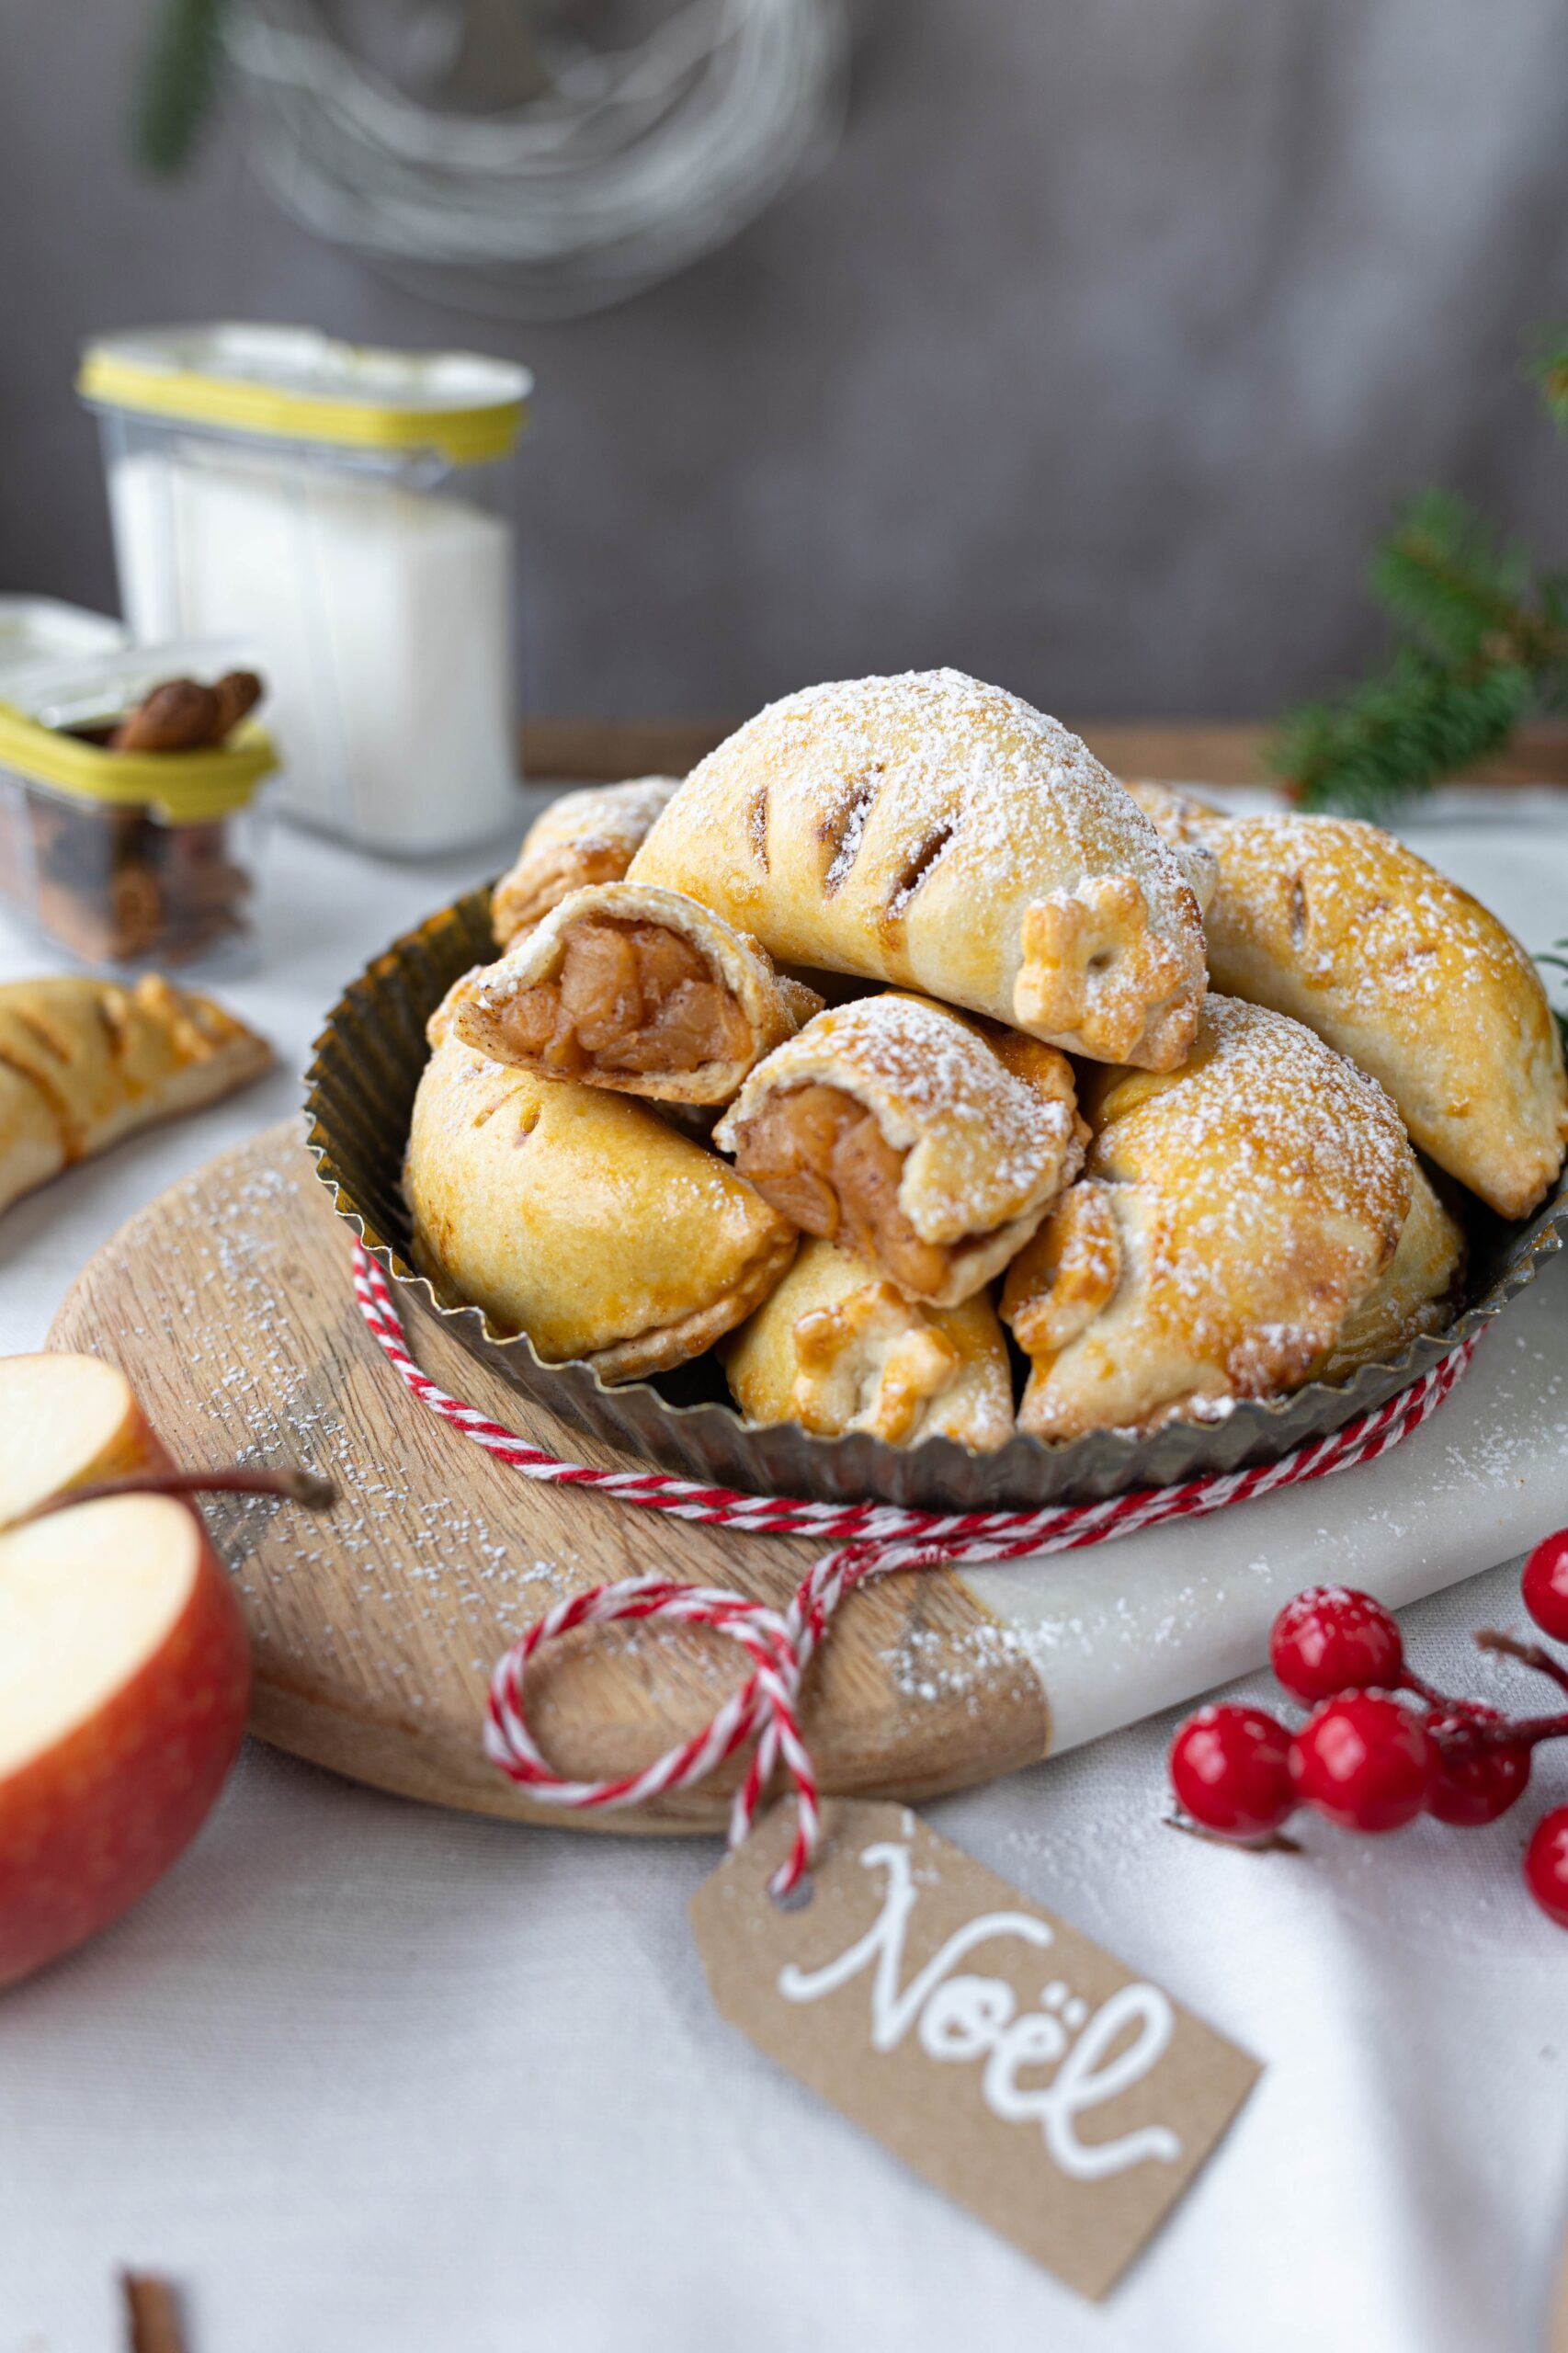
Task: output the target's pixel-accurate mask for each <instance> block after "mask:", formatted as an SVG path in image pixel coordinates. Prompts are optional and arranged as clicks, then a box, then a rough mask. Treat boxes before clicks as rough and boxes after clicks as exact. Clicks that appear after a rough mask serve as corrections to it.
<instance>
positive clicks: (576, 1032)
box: [498, 916, 752, 1078]
mask: <svg viewBox="0 0 1568 2353" xmlns="http://www.w3.org/2000/svg"><path fill="white" fill-rule="evenodd" d="M498 1010H499V1013H500V1017H501V1022H502V1026H503V1029H504V1030H505V1033H506V1038H507V1040H508V1041H509V1042H510V1043H512V1044H514V1045H515V1046H516V1047H517V1051H519V1052H520V1053H522V1054H524V1055H526V1056H528V1057H529V1058H530V1059H532V1060H535V1061H537V1062H539V1063H542V1064H543V1065H544V1066H545V1068H546V1069H548V1070H551V1071H554V1072H556V1073H558V1074H560V1075H561V1076H562V1077H563V1078H575V1077H577V1076H578V1075H579V1074H581V1073H582V1072H583V1071H585V1070H586V1069H588V1068H589V1067H590V1066H592V1067H594V1068H596V1069H599V1070H610V1071H624V1072H626V1073H627V1074H629V1075H632V1074H637V1075H642V1074H647V1073H663V1072H685V1071H694V1070H699V1069H700V1068H701V1067H702V1066H703V1064H704V1063H728V1062H739V1063H744V1062H745V1061H746V1060H748V1059H749V1057H750V1054H751V1051H752V1032H751V1024H750V1022H749V1021H748V1020H747V1019H746V1017H745V1015H744V1013H743V1012H742V1010H741V1008H740V1006H738V1005H737V1003H736V1002H735V999H734V997H733V995H731V993H730V991H729V990H728V989H727V988H726V987H725V986H724V985H723V983H722V981H719V980H718V979H716V978H715V976H714V974H713V972H712V971H711V969H710V966H709V965H708V964H707V963H706V962H705V961H704V960H703V958H702V957H701V956H700V955H699V953H698V951H697V949H695V948H694V947H693V946H692V945H691V942H690V941H689V940H687V939H683V938H681V937H680V936H679V934H678V933H677V932H674V931H669V930H666V929H665V926H664V925H662V924H656V923H615V922H611V921H609V920H608V919H607V918H605V917H602V916H593V917H590V918H587V919H585V921H584V922H582V923H579V924H574V925H573V926H572V927H571V928H570V930H568V931H567V933H566V935H565V938H564V939H563V942H562V960H561V964H560V968H559V970H558V971H557V972H556V973H555V975H554V977H553V978H552V979H551V980H548V981H539V982H536V983H535V984H534V986H533V987H532V988H528V989H520V990H519V991H518V992H517V995H516V996H514V997H511V998H509V999H508V1000H506V1003H505V1004H504V1005H502V1006H500V1007H499V1008H498Z"/></svg>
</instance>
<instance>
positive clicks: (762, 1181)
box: [714, 992, 1083, 1307]
mask: <svg viewBox="0 0 1568 2353" xmlns="http://www.w3.org/2000/svg"><path fill="white" fill-rule="evenodd" d="M1030 1042H1031V1044H1032V1045H1033V1051H1034V1052H1035V1054H1036V1055H1037V1056H1038V1057H1039V1058H1040V1059H1039V1061H1038V1063H1037V1064H1036V1065H1035V1066H1034V1068H1033V1069H1032V1070H1031V1071H1030V1073H1029V1074H1028V1075H1024V1076H1020V1075H1018V1074H1017V1072H1016V1071H1015V1070H1012V1069H1009V1067H1008V1065H1007V1063H1006V1060H1005V1059H1004V1058H1003V1056H1002V1055H1001V1054H999V1053H998V1052H997V1051H996V1050H995V1049H994V1047H993V1046H992V1045H991V1044H990V1042H989V1041H988V1040H987V1039H986V1038H985V1036H984V1035H983V1033H982V1031H981V1029H980V1027H979V1025H978V1024H977V1023H975V1022H972V1021H969V1020H966V1019H965V1018H964V1017H962V1016H961V1015H960V1014H957V1013H954V1012H952V1011H951V1010H950V1009H949V1007H948V1006H941V1005H934V1004H933V1003H932V1002H931V1000H930V998H929V997H917V996H906V995H902V994H900V993H898V992H890V993H889V994H888V995H884V996H872V997H861V998H858V1000H857V1001H856V1003H854V1004H853V1005H844V1006H833V1007H832V1008H831V1009H830V1010H829V1011H828V1012H826V1013H819V1014H818V1015H817V1017H816V1018H815V1019H814V1020H813V1021H808V1022H807V1024H806V1026H805V1028H804V1029H801V1030H800V1031H799V1032H798V1033H797V1035H796V1036H795V1037H793V1038H790V1039H789V1040H786V1042H785V1043H784V1044H783V1045H782V1046H779V1047H777V1048H776V1049H775V1051H773V1052H772V1053H771V1054H769V1055H768V1056H767V1060H766V1061H765V1062H762V1063H758V1064H757V1067H756V1070H754V1071H753V1073H752V1074H751V1076H750V1077H749V1078H748V1079H747V1081H746V1083H745V1085H744V1086H743V1087H742V1089H741V1092H740V1094H739V1096H738V1097H736V1099H735V1101H734V1102H733V1104H732V1105H731V1107H730V1108H729V1110H728V1111H727V1112H726V1113H725V1115H724V1117H723V1119H722V1120H721V1121H720V1122H719V1125H718V1127H717V1128H716V1129H715V1130H714V1142H716V1143H717V1144H718V1146H719V1148H720V1150H721V1151H722V1152H732V1153H733V1154H734V1155H735V1165H736V1166H737V1168H738V1169H739V1170H740V1172H741V1174H742V1175H743V1176H746V1177H749V1178H750V1180H751V1182H752V1183H753V1184H754V1185H756V1188H757V1190H758V1192H759V1193H761V1194H762V1195H763V1197H764V1199H767V1200H769V1201H771V1202H772V1203H773V1205H774V1207H775V1208H776V1209H778V1210H779V1211H781V1212H782V1213H783V1215H784V1216H786V1217H788V1218H790V1219H791V1220H792V1221H793V1222H794V1223H795V1224H796V1225H798V1226H799V1227H800V1228H801V1231H802V1232H803V1233H815V1234H820V1235H821V1236H823V1237H824V1239H825V1240H827V1241H837V1240H840V1239H842V1240H843V1241H844V1242H845V1243H846V1245H848V1246H850V1247H852V1248H853V1249H855V1250H857V1251H858V1253H859V1254H860V1256H862V1257H865V1258H868V1259H869V1260H870V1261H871V1263H872V1264H873V1265H874V1266H875V1267H877V1268H878V1269H879V1270H880V1271H881V1273H882V1274H883V1275H885V1276H886V1277H887V1278H888V1279H889V1280H890V1281H891V1282H894V1283H896V1284H897V1285H898V1287H899V1289H900V1290H903V1291H904V1292H905V1293H907V1295H908V1296H909V1297H910V1298H912V1299H919V1300H925V1301H928V1302H930V1303H931V1304H932V1305H934V1306H937V1307H956V1306H957V1305H958V1304H959V1302H960V1301H961V1300H965V1299H968V1298H969V1297H971V1294H972V1293H973V1292H975V1291H977V1290H980V1289H981V1287H982V1286H983V1284H985V1283H987V1282H989V1281H990V1279H991V1278H992V1277H993V1276H994V1275H995V1274H999V1273H1000V1272H1001V1270H1002V1268H1003V1267H1005V1266H1006V1263H1007V1261H1008V1259H1009V1258H1011V1257H1012V1256H1013V1255H1014V1253H1015V1252H1016V1251H1017V1250H1019V1249H1021V1248H1022V1246H1023V1245H1024V1244H1025V1243H1026V1242H1027V1241H1028V1238H1029V1236H1030V1234H1031V1233H1033V1232H1034V1230H1035V1227H1036V1226H1037V1225H1038V1224H1039V1223H1040V1219H1041V1217H1042V1216H1043V1215H1044V1213H1045V1211H1046V1208H1047V1206H1048V1205H1049V1204H1050V1203H1051V1201H1052V1200H1054V1199H1055V1198H1056V1196H1057V1194H1058V1193H1059V1192H1060V1191H1061V1189H1062V1186H1063V1185H1065V1184H1067V1183H1068V1182H1070V1180H1071V1178H1072V1177H1073V1176H1074V1172H1075V1171H1076V1169H1077V1167H1078V1165H1079V1162H1080V1160H1081V1158H1082V1152H1083V1147H1082V1144H1081V1143H1080V1142H1079V1135H1078V1123H1077V1120H1076V1117H1075V1112H1074V1082H1073V1074H1072V1070H1071V1067H1070V1065H1069V1064H1068V1063H1067V1061H1066V1058H1065V1057H1064V1056H1063V1055H1062V1054H1058V1053H1056V1052H1054V1051H1052V1050H1051V1048H1049V1047H1041V1046H1040V1045H1039V1044H1038V1043H1035V1042H1034V1041H1030Z"/></svg>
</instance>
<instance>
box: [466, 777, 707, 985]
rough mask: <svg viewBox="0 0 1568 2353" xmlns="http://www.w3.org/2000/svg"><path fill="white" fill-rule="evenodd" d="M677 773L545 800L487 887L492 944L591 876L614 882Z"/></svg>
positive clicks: (505, 944) (511, 936) (509, 938)
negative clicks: (512, 858)
mask: <svg viewBox="0 0 1568 2353" xmlns="http://www.w3.org/2000/svg"><path fill="white" fill-rule="evenodd" d="M679 781H680V779H679V778H678V777H673V776H639V777H633V778H632V779H631V780H630V782H628V783H626V784H598V785H593V786H590V787H589V788H588V789H587V790H585V791H582V792H563V793H562V796H561V798H560V800H559V801H551V804H550V806H549V808H548V809H546V810H543V811H542V812H541V813H540V815H539V816H538V817H536V818H535V819H534V822H533V824H531V825H530V826H529V827H528V832H527V833H526V834H525V835H523V846H522V847H521V849H520V850H519V851H518V852H517V860H516V863H515V864H514V865H513V866H512V867H511V868H510V869H509V870H508V871H507V872H506V873H505V874H504V875H503V876H502V877H501V880H500V881H499V882H497V884H496V885H495V888H494V892H492V894H491V900H490V921H491V926H492V928H493V930H494V934H495V941H496V945H497V946H498V947H500V948H509V947H510V946H511V944H512V942H513V941H514V940H515V939H516V938H517V936H518V934H519V933H520V932H523V931H526V930H527V929H528V926H529V925H530V924H536V923H538V922H540V920H541V918H542V917H543V916H545V915H548V914H549V913H550V910H551V907H554V906H559V904H561V901H562V899H564V898H565V897H567V896H568V894H569V893H570V892H573V891H581V890H583V889H584V888H585V886H586V885H587V884H588V883H590V882H619V881H620V878H621V876H622V875H623V874H624V873H625V871H626V870H627V868H628V867H629V866H630V865H631V861H632V858H634V857H635V856H636V854H637V851H638V848H639V847H640V846H641V844H642V841H643V839H644V837H645V836H646V835H647V832H648V828H649V826H650V825H651V824H653V820H654V818H655V817H657V816H658V814H659V813H660V811H661V810H662V809H663V808H664V807H665V803H666V802H667V801H668V800H669V798H670V796H671V794H672V793H673V792H674V791H675V790H676V785H677V784H678V783H679Z"/></svg>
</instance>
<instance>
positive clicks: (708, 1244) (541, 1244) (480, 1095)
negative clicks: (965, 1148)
mask: <svg viewBox="0 0 1568 2353" xmlns="http://www.w3.org/2000/svg"><path fill="white" fill-rule="evenodd" d="M433 1027H434V1028H435V1029H436V1031H437V1036H439V1037H440V1042H438V1043H437V1047H436V1051H435V1052H434V1053H433V1054H432V1056H431V1058H430V1061H429V1063H427V1064H426V1069H425V1074H424V1076H423V1077H422V1078H421V1080H420V1082H419V1091H418V1093H417V1095H416V1096H415V1102H414V1120H413V1125H412V1127H411V1129H410V1132H409V1139H408V1159H407V1163H406V1165H405V1168H404V1173H403V1185H404V1190H405V1192H406V1195H407V1199H408V1205H409V1209H410V1211H411V1212H412V1214H413V1220H414V1249H415V1263H416V1264H417V1265H418V1267H420V1268H421V1270H422V1272H424V1273H426V1274H427V1275H428V1276H429V1277H430V1278H431V1279H432V1281H433V1282H434V1283H435V1284H436V1286H437V1290H440V1291H442V1292H443V1293H444V1294H445V1295H446V1296H447V1297H448V1298H449V1299H452V1298H455V1299H457V1300H460V1301H472V1302H473V1304H474V1305H476V1306H479V1307H483V1309H484V1311H485V1313H486V1314H487V1315H488V1316H489V1317H490V1319H491V1321H492V1323H493V1324H495V1325H496V1326H497V1327H498V1328H499V1329H501V1330H503V1331H505V1332H527V1333H528V1336H529V1338H530V1339H531V1340H532V1342H533V1344H534V1347H535V1348H536V1349H537V1350H538V1352H539V1354H540V1357H542V1358H544V1359H545V1360H546V1361H547V1362H559V1361H561V1360H562V1359H563V1358H574V1357H581V1358H585V1359H586V1360H587V1362H588V1363H589V1364H591V1365H593V1366H594V1368H595V1370H597V1372H598V1373H599V1374H600V1376H601V1377H602V1378H603V1379H604V1380H606V1381H629V1380H632V1379H635V1378H636V1377H637V1376H638V1375H639V1374H642V1373H648V1372H658V1371H661V1370H663V1369H664V1368H665V1366H666V1365H672V1364H680V1363H683V1362H684V1361H685V1359H686V1358H687V1357H694V1356H699V1355H700V1354H701V1352H702V1350H703V1349H704V1348H707V1347H711V1346H712V1344H713V1342H714V1341H715V1340H716V1339H718V1338H719V1336H720V1335H721V1334H722V1333H724V1332H728V1331H729V1330H731V1329H732V1327H733V1325H734V1324H738V1323H740V1322H741V1320H742V1319H743V1317H744V1316H746V1315H749V1314H750V1313H751V1311H752V1309H753V1308H754V1307H756V1305H757V1304H758V1303H759V1302H760V1301H762V1300H764V1299H765V1298H766V1297H767V1293H768V1292H769V1291H770V1290H772V1289H773V1287H774V1285H775V1284H776V1283H777V1282H778V1279H779V1278H780V1277H781V1276H782V1275H783V1273H784V1271H785V1269H786V1267H788V1266H789V1264H790V1259H791V1258H792V1257H793V1256H794V1254H795V1243H796V1234H795V1230H794V1228H793V1226H791V1225H790V1223H789V1222H787V1220H785V1219H784V1218H782V1217H780V1216H779V1215H778V1211H776V1210H773V1209H770V1208H769V1207H768V1204H767V1202H766V1201H765V1200H764V1199H762V1198H761V1196H760V1194H758V1193H757V1192H756V1191H755V1190H754V1189H753V1188H752V1187H751V1186H750V1185H748V1184H747V1183H746V1182H745V1180H744V1177H741V1176H737V1175H736V1174H735V1172H734V1170H733V1168H732V1167H730V1166H729V1165H728V1163H727V1162H725V1161H722V1160H721V1159H719V1158H718V1156H717V1155H716V1154H713V1153H710V1152H707V1151H705V1150H704V1149H703V1147H702V1146H701V1145H700V1144H698V1143H693V1142H690V1140H689V1139H688V1138H687V1137H686V1136H683V1135H679V1134H677V1133H676V1131H675V1130H674V1129H673V1128H672V1127H670V1126H669V1125H668V1124H667V1123H666V1122H665V1120H662V1119H661V1118H660V1117H659V1115H658V1113H657V1112H656V1111H651V1110H649V1109H648V1108H647V1106H646V1105H645V1104H642V1103H634V1102H631V1101H629V1100H628V1099H627V1098H626V1097H623V1096H619V1095H608V1094H605V1093H603V1092H602V1091H601V1090H599V1089H598V1088H597V1087H592V1086H577V1085H575V1084H574V1082H573V1081H571V1080H569V1079H540V1078H536V1077H534V1076H533V1074H531V1073H530V1072H528V1071H523V1070H515V1069H510V1068H508V1067H506V1065H504V1064H502V1063H495V1062H490V1061H488V1060H487V1059H486V1058H485V1057H484V1056H483V1054H477V1053H475V1052H474V1051H472V1048H471V1047H468V1046H465V1045H463V1044H462V1043H461V1041H460V1040H459V1039H457V1038H455V1037H452V1036H449V1035H446V1036H441V1029H442V1016H441V1015H440V1014H437V1017H436V1022H435V1024H434V1025H433Z"/></svg>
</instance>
